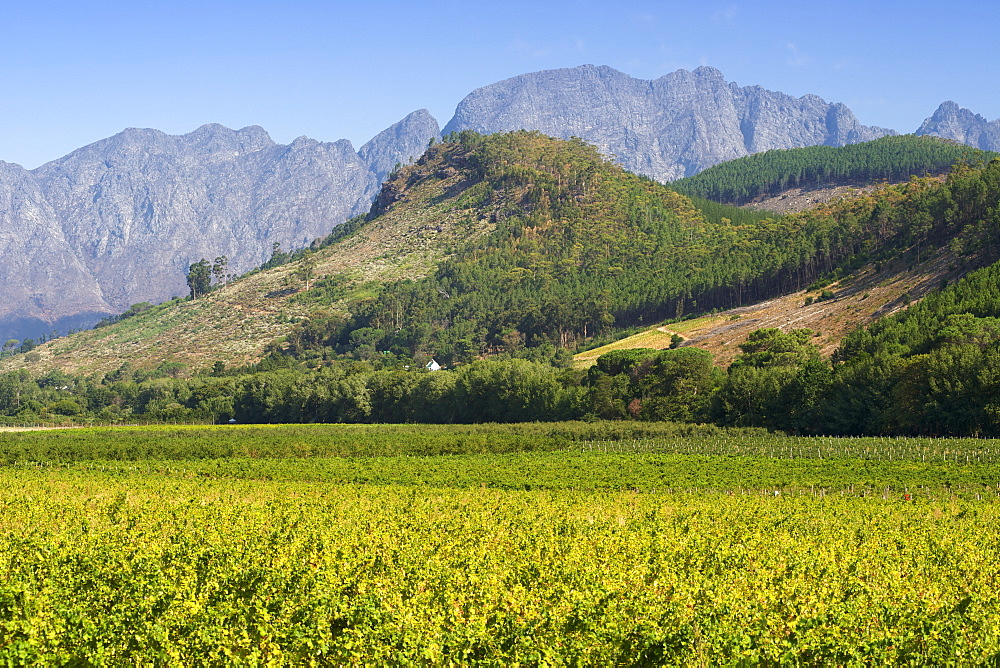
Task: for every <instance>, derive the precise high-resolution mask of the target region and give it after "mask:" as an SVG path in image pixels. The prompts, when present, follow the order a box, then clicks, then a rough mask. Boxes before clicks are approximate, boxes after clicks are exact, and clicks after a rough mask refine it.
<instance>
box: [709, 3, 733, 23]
mask: <svg viewBox="0 0 1000 668" xmlns="http://www.w3.org/2000/svg"><path fill="white" fill-rule="evenodd" d="M738 14H739V8H738V7H737V6H736V5H726V6H725V7H723V8H722V9H716V10H715V11H714V12H712V22H713V23H722V24H724V25H733V24H735V23H736V16H737V15H738Z"/></svg>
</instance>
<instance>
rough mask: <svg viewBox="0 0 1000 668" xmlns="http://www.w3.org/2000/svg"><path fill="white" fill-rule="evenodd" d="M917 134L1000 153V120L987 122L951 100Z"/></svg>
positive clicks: (943, 103)
mask: <svg viewBox="0 0 1000 668" xmlns="http://www.w3.org/2000/svg"><path fill="white" fill-rule="evenodd" d="M917 134H918V135H935V136H938V137H944V138H945V139H953V140H955V141H957V142H961V143H963V144H968V145H969V146H975V147H976V148H980V149H982V150H984V151H1000V119H997V120H995V121H987V120H986V119H985V118H983V117H982V116H980V115H979V114H975V113H973V112H971V111H969V110H968V109H965V108H963V107H960V106H958V105H957V104H955V103H954V102H952V101H950V100H949V101H947V102H942V103H941V106H939V107H938V108H937V110H936V111H935V112H934V114H933V115H932V116H931V117H930V118H928V119H927V120H925V121H924V123H923V125H921V126H920V128H919V129H918V130H917Z"/></svg>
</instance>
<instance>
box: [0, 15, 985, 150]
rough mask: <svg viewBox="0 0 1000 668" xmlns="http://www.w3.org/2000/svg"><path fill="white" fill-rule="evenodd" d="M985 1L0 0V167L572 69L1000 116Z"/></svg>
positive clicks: (284, 138)
mask: <svg viewBox="0 0 1000 668" xmlns="http://www.w3.org/2000/svg"><path fill="white" fill-rule="evenodd" d="M998 7H1000V5H998V4H996V3H993V2H990V1H988V0H980V1H977V2H962V1H961V0H959V1H958V2H955V3H951V4H947V3H941V2H939V1H935V2H924V1H911V2H879V1H878V0H872V1H869V2H855V1H848V2H843V1H842V2H837V3H822V4H820V3H808V2H802V1H801V0H798V1H796V2H738V1H737V2H714V1H711V0H709V1H707V2H691V1H683V2H675V1H662V0H661V1H650V2H637V1H633V0H616V1H614V2H608V1H605V2H586V1H584V2H579V1H575V2H564V1H562V0H559V1H556V2H544V0H539V1H538V2H525V1H522V0H508V1H506V2H503V3H476V2H468V1H466V2H449V1H441V2H419V1H411V2H370V3H368V4H366V5H365V4H362V3H360V2H357V1H356V0H355V1H352V2H305V1H298V0H286V1H285V2H282V3H278V2H255V1H248V2H232V1H228V0H224V1H219V2H215V1H213V0H201V1H200V2H189V1H187V0H180V1H171V2H157V1H155V0H153V1H141V0H140V1H139V2H136V1H135V0H129V1H127V2H125V1H121V0H88V2H81V1H78V0H77V1H73V2H48V1H47V0H36V2H33V3H30V2H15V0H0V91H2V94H0V160H5V161H7V162H17V163H20V164H22V165H24V166H26V167H29V168H33V167H36V166H38V165H40V164H42V163H44V162H46V161H48V160H52V159H55V158H58V157H60V156H62V155H64V154H66V153H68V152H69V151H71V150H73V149H75V148H78V147H80V146H83V145H85V144H88V143H90V142H93V141H96V140H98V139H101V138H103V137H107V136H110V135H112V134H115V133H117V132H120V131H121V130H123V129H124V128H126V127H153V128H157V129H160V130H163V131H165V132H169V133H171V134H180V133H184V132H189V131H191V130H193V129H194V128H196V127H198V126H199V125H202V124H204V123H213V122H214V123H222V124H223V125H227V126H229V127H234V128H239V127H243V126H245V125H261V126H263V127H264V128H265V129H266V130H267V131H268V132H269V133H271V136H272V137H273V138H274V139H275V140H276V141H279V142H282V143H287V142H290V141H291V140H292V139H294V138H295V137H297V136H300V135H307V136H309V137H313V138H315V139H319V140H323V141H333V140H336V139H340V138H347V139H350V140H351V141H352V142H354V145H355V148H358V147H360V146H361V144H363V143H364V142H365V141H367V140H368V139H370V138H371V137H372V136H373V135H375V134H376V133H377V132H379V131H380V130H382V129H384V128H386V127H387V126H389V125H390V124H392V123H394V122H396V121H397V120H399V119H400V118H402V117H403V116H405V115H406V114H407V113H409V112H411V111H413V110H415V109H419V108H421V107H425V108H427V109H429V110H430V111H431V113H432V114H434V116H435V117H436V118H437V119H438V122H439V123H441V124H442V125H444V124H445V123H446V122H447V121H448V119H449V118H450V117H451V115H452V113H453V112H454V109H455V105H456V104H458V102H459V101H460V100H461V99H462V98H463V97H464V96H465V95H466V94H467V93H469V92H471V91H472V90H473V89H475V88H477V87H479V86H484V85H487V84H490V83H493V82H494V81H499V80H501V79H505V78H507V77H511V76H515V75H517V74H522V73H525V72H532V71H537V70H543V69H551V68H556V67H573V66H576V65H582V64H585V63H591V64H595V65H610V66H611V67H614V68H616V69H619V70H621V71H623V72H626V73H628V74H631V75H632V76H635V77H639V78H643V79H653V78H656V77H659V76H662V75H663V74H666V73H668V72H672V71H674V70H676V69H678V68H685V69H693V68H695V67H698V66H699V65H711V66H713V67H716V68H718V69H719V70H721V71H722V72H723V74H724V75H725V76H726V78H727V79H728V80H729V81H735V82H737V83H739V84H740V85H744V86H745V85H752V84H758V85H761V86H763V87H765V88H768V89H771V90H779V91H782V92H785V93H789V94H792V95H796V96H798V95H804V94H806V93H813V94H816V95H819V96H820V97H822V98H824V99H826V100H827V101H829V102H844V103H845V104H847V105H848V106H849V107H850V108H851V109H852V110H853V111H854V112H855V114H856V115H857V116H858V118H859V119H860V120H861V122H862V123H865V124H868V125H881V126H884V127H890V128H893V129H895V130H898V131H900V132H912V131H914V130H915V129H916V128H917V127H918V126H919V125H920V123H921V122H922V121H923V120H924V118H926V117H927V116H929V115H930V114H931V113H933V111H934V109H935V108H936V107H937V105H938V104H940V103H941V102H943V101H944V100H948V99H951V100H954V101H956V102H958V103H959V104H960V105H961V106H963V107H967V108H969V109H971V110H972V111H974V112H976V113H979V114H981V115H983V116H985V117H986V118H987V119H989V120H993V119H996V118H998V117H1000V93H998V88H997V82H998V81H1000V55H998V54H997V47H996V32H997V29H998V28H1000V9H998Z"/></svg>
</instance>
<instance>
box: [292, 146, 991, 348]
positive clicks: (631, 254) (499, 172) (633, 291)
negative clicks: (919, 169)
mask: <svg viewBox="0 0 1000 668" xmlns="http://www.w3.org/2000/svg"><path fill="white" fill-rule="evenodd" d="M421 163H422V164H421V165H418V166H415V167H414V168H407V169H404V170H402V171H401V172H400V173H399V174H397V175H396V177H395V179H394V180H393V181H391V182H390V183H389V184H387V191H388V192H391V193H395V195H393V196H394V197H398V198H400V199H399V203H398V204H395V205H389V204H385V203H384V204H383V207H384V208H383V210H386V211H389V212H391V211H393V210H394V208H393V207H405V206H409V205H410V202H411V201H412V199H408V195H407V192H408V188H411V187H414V186H416V185H418V184H420V183H422V182H423V181H424V180H426V179H428V178H435V176H434V175H435V174H437V173H440V172H451V171H458V172H462V173H465V174H466V175H467V176H466V177H465V182H466V183H469V184H470V186H469V187H468V188H467V189H466V190H465V191H464V192H463V193H462V194H461V195H460V196H458V197H457V199H456V207H457V208H458V209H462V210H465V211H467V212H468V213H467V214H466V215H470V216H481V215H484V213H483V212H489V215H490V216H491V219H492V220H493V221H495V224H496V228H495V229H494V230H493V231H492V232H491V233H489V234H485V235H483V236H482V237H479V238H478V239H476V240H475V241H474V242H471V243H465V244H461V245H459V246H458V247H456V248H455V249H454V253H453V254H451V255H450V256H449V258H448V259H446V260H445V261H443V262H442V263H441V264H440V265H439V266H438V267H437V269H436V270H435V271H434V272H432V273H430V274H429V275H427V276H426V277H424V278H422V279H420V280H415V281H404V282H399V283H393V284H388V285H385V286H384V287H383V288H382V289H381V290H380V291H379V293H378V295H377V296H376V297H375V298H374V299H372V300H371V301H370V302H367V303H362V304H358V305H357V308H355V309H353V310H352V313H351V317H349V318H347V319H343V318H339V317H338V318H330V319H328V320H326V321H325V322H319V321H317V320H315V319H314V320H313V321H311V322H310V323H309V324H308V325H302V326H300V327H298V328H296V329H294V330H293V331H292V333H291V334H290V335H289V336H288V339H287V341H286V344H285V345H284V348H283V349H284V351H285V352H286V353H288V354H290V355H293V356H296V357H303V356H306V357H308V356H320V357H323V356H326V357H329V356H330V355H336V354H341V353H352V352H354V351H357V350H359V349H361V348H364V349H366V350H368V351H369V352H373V351H376V350H378V351H390V352H392V353H393V354H396V355H402V356H406V357H420V356H421V355H424V356H435V357H437V358H438V359H439V360H441V361H446V362H448V363H456V362H463V361H469V360H471V359H474V358H477V357H479V356H482V355H490V354H496V353H500V352H511V353H516V352H517V351H519V350H521V349H525V348H536V347H539V346H543V345H551V346H555V347H556V348H560V347H562V348H565V347H569V346H574V345H576V344H578V343H579V342H581V341H583V340H585V339H587V338H588V337H591V336H594V335H597V334H602V333H604V332H608V331H610V330H612V329H616V328H629V327H635V326H641V325H644V324H647V323H649V324H651V323H655V322H659V321H662V320H663V319H666V318H679V317H682V316H683V315H685V314H688V313H690V312H693V311H709V310H712V309H723V308H730V307H734V306H739V305H742V304H747V303H752V302H755V301H760V300H763V299H769V298H772V297H775V296H778V295H781V294H785V293H788V292H793V291H795V290H798V289H801V288H803V287H805V286H807V285H809V284H811V283H813V282H814V281H816V280H817V279H819V278H821V277H823V276H828V275H831V273H835V272H845V271H847V270H849V269H850V267H852V266H857V265H858V264H859V263H860V262H862V261H867V260H873V259H877V258H878V257H879V256H883V257H895V256H897V255H899V254H900V253H901V252H903V251H909V252H912V253H913V261H914V262H919V261H920V259H922V252H923V251H924V250H926V248H927V247H928V245H933V244H940V243H945V242H947V241H948V240H949V239H951V238H952V237H954V236H955V235H956V234H961V233H962V231H963V230H964V228H965V226H966V225H967V224H969V223H970V222H973V221H975V220H978V218H979V216H980V215H981V211H980V210H979V208H977V206H978V205H976V206H973V207H971V208H968V209H966V208H964V204H965V203H964V202H958V200H961V199H962V198H964V197H966V195H965V194H964V191H963V188H964V186H963V183H964V181H963V180H962V177H961V174H962V173H965V172H961V173H959V174H958V175H956V177H955V178H954V179H953V180H952V181H950V182H949V183H948V184H946V185H942V184H941V183H939V182H937V181H935V180H932V179H916V180H914V181H912V182H910V183H907V184H904V185H901V186H897V187H886V188H883V189H882V190H879V191H877V192H876V193H873V194H869V195H865V196H862V197H857V198H854V199H849V200H844V201H840V202H835V203H832V204H827V205H823V206H820V207H818V208H816V209H813V210H811V211H808V212H804V213H800V214H794V215H789V216H786V217H783V218H771V217H764V215H763V214H760V213H758V214H756V215H755V216H753V217H751V218H749V220H750V221H752V222H746V221H747V220H748V219H747V218H746V217H744V218H743V220H742V221H741V222H734V221H732V220H730V219H727V218H726V217H725V216H723V215H721V214H720V213H716V215H712V216H706V215H705V214H704V213H702V211H700V210H699V209H698V208H697V207H696V206H695V205H694V203H692V201H691V200H690V199H688V198H687V197H684V196H682V195H679V194H678V193H676V192H675V191H674V190H672V189H671V188H668V187H665V186H662V185H660V184H658V183H655V182H653V181H651V180H649V179H644V178H641V177H638V176H635V175H633V174H629V173H627V172H625V171H624V170H622V169H620V168H619V167H617V166H616V165H614V164H612V163H610V162H608V161H605V160H603V159H602V158H601V157H600V156H599V155H598V154H597V152H596V150H595V149H593V148H592V147H590V146H587V145H586V144H584V143H582V142H580V141H569V142H564V141H558V140H554V139H551V138H548V137H544V136H542V135H539V134H536V133H527V132H521V133H512V134H506V135H493V136H490V137H485V138H484V137H480V136H478V135H473V134H471V133H467V134H466V135H464V137H463V138H455V141H453V142H450V143H446V144H444V145H443V146H440V147H438V148H437V149H432V150H431V151H430V152H428V154H427V155H426V156H425V157H424V158H423V159H422V161H421ZM966 171H968V170H966ZM956 197H957V198H958V200H956Z"/></svg>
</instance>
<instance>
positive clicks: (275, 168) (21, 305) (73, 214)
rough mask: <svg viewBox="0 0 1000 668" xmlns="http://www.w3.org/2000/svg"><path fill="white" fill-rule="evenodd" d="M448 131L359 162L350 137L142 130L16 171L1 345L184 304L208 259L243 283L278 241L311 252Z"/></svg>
mask: <svg viewBox="0 0 1000 668" xmlns="http://www.w3.org/2000/svg"><path fill="white" fill-rule="evenodd" d="M437 135H438V126H437V123H436V122H435V121H434V119H433V118H431V117H430V115H429V114H428V113H427V112H426V110H420V111H418V112H414V113H413V114H410V115H409V116H407V117H406V118H404V119H403V120H402V121H400V122H399V123H397V124H395V125H393V126H392V127H390V128H388V129H387V130H385V131H384V132H382V133H380V134H379V135H378V136H376V137H375V138H374V139H372V140H371V141H370V142H368V143H367V144H365V146H364V147H363V148H362V150H361V151H359V152H356V151H355V150H354V148H353V147H352V145H351V143H350V142H349V141H347V140H340V141H337V142H332V143H325V142H318V141H316V140H313V139H309V138H307V137H300V138H298V139H296V140H295V141H293V142H292V143H291V144H289V145H280V144H276V143H275V142H274V141H272V140H271V138H270V137H269V136H268V134H267V132H265V131H264V130H263V129H262V128H260V127H256V126H252V127H247V128H243V129H241V130H231V129H229V128H225V127H223V126H221V125H205V126H202V127H200V128H198V129H197V130H195V131H193V132H191V133H188V134H185V135H180V136H172V135H167V134H165V133H163V132H159V131H157V130H150V129H135V128H131V129H128V130H125V131H124V132H121V133H119V134H117V135H115V136H113V137H110V138H108V139H104V140H101V141H99V142H96V143H94V144H91V145H89V146H85V147H83V148H81V149H78V150H76V151H74V152H72V153H70V154H69V155H67V156H65V157H63V158H60V159H58V160H54V161H52V162H49V163H47V164H45V165H42V166H41V167H39V168H38V169H36V170H33V171H30V172H29V171H27V170H24V169H21V168H20V167H17V166H14V165H8V166H6V167H5V169H3V170H0V193H3V194H6V195H7V200H8V205H7V206H6V208H5V210H4V211H3V214H2V217H0V235H2V236H4V237H7V238H9V239H10V241H9V242H8V243H7V244H6V245H5V246H4V251H3V258H2V259H3V263H2V264H3V265H4V270H3V271H4V272H5V274H6V275H5V276H4V278H5V279H6V282H5V287H6V295H7V297H6V298H5V299H4V300H3V302H2V304H0V327H2V330H3V331H2V332H0V336H2V337H3V338H5V339H6V338H7V337H15V338H24V337H28V336H37V335H38V334H40V333H44V332H48V331H50V330H51V329H52V328H58V327H68V326H71V325H72V326H83V325H89V324H92V323H93V322H94V321H96V320H97V319H98V318H99V317H100V316H101V315H107V314H109V313H117V312H121V311H123V310H124V309H125V308H127V307H128V306H129V305H130V304H133V303H136V302H144V301H149V302H162V301H164V300H166V299H169V298H170V297H171V296H174V295H180V294H185V293H186V292H187V287H186V284H185V276H186V273H187V269H188V266H189V265H190V264H191V263H193V262H196V261H198V260H199V259H201V258H208V259H212V258H215V257H217V256H221V255H225V256H227V257H228V258H229V270H230V271H231V272H232V273H235V274H240V273H243V272H245V271H247V270H249V269H251V268H253V267H255V266H258V265H259V264H261V263H262V262H264V261H265V260H267V258H268V257H270V255H271V253H272V250H273V247H274V244H279V245H280V246H281V247H282V248H285V249H291V248H300V247H302V246H306V245H309V243H310V242H312V241H313V240H314V239H316V238H319V237H323V236H326V235H327V234H329V232H330V231H331V229H333V227H334V226H336V225H338V224H340V223H341V222H343V221H345V220H347V219H348V218H350V217H352V216H354V215H357V214H359V213H364V212H367V211H368V209H369V207H370V206H371V201H372V199H373V197H374V196H375V194H376V192H377V191H378V187H379V185H380V184H381V182H382V180H383V179H384V178H385V176H386V175H387V173H388V172H389V170H390V169H391V168H392V167H393V165H394V164H395V163H397V162H403V161H407V160H409V159H411V156H414V155H417V156H419V155H420V153H421V152H422V151H423V148H425V147H426V146H427V142H428V141H429V140H430V139H431V138H432V137H436V136H437ZM22 265H23V267H30V268H31V271H30V272H29V271H24V270H23V267H22Z"/></svg>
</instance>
